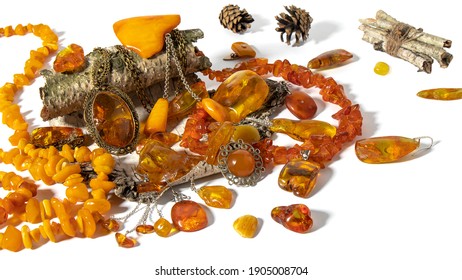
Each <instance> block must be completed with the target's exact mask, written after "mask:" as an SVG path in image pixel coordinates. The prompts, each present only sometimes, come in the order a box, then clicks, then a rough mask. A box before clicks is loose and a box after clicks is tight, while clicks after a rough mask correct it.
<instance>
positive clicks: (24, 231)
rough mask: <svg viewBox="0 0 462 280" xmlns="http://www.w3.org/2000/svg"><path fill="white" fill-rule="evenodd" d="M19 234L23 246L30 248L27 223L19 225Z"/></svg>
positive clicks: (30, 240) (30, 241)
mask: <svg viewBox="0 0 462 280" xmlns="http://www.w3.org/2000/svg"><path fill="white" fill-rule="evenodd" d="M21 235H22V243H23V245H24V248H26V249H32V238H31V236H30V229H29V227H28V226H27V225H23V226H22V227H21Z"/></svg>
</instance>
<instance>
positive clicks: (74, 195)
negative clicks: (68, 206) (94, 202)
mask: <svg viewBox="0 0 462 280" xmlns="http://www.w3.org/2000/svg"><path fill="white" fill-rule="evenodd" d="M89 196H90V195H89V194H88V189H87V186H86V185H85V184H84V183H78V184H77V185H75V186H72V187H68V188H67V189H66V197H67V198H68V199H69V201H71V202H73V203H76V202H79V201H85V200H87V199H88V197H89Z"/></svg>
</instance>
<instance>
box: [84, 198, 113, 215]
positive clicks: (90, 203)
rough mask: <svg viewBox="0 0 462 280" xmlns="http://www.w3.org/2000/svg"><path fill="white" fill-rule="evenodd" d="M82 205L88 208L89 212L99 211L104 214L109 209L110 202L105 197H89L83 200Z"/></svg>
mask: <svg viewBox="0 0 462 280" xmlns="http://www.w3.org/2000/svg"><path fill="white" fill-rule="evenodd" d="M83 207H85V208H86V209H88V210H90V212H99V213H100V214H104V213H106V212H109V210H111V203H110V202H109V201H108V200H107V199H101V198H90V199H87V200H86V201H85V203H84V204H83Z"/></svg>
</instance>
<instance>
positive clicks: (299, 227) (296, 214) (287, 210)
mask: <svg viewBox="0 0 462 280" xmlns="http://www.w3.org/2000/svg"><path fill="white" fill-rule="evenodd" d="M271 218H273V220H274V221H275V222H277V223H279V224H281V225H283V226H284V227H285V228H286V229H289V230H291V231H294V232H297V233H307V232H308V231H309V230H310V229H311V227H312V226H313V220H312V219H311V211H310V209H309V208H308V206H306V205H304V204H292V205H289V206H278V207H275V208H273V210H271Z"/></svg>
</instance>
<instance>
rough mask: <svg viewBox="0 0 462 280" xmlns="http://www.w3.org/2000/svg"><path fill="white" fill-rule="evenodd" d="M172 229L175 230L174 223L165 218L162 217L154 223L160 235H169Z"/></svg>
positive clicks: (156, 231)
mask: <svg viewBox="0 0 462 280" xmlns="http://www.w3.org/2000/svg"><path fill="white" fill-rule="evenodd" d="M172 230H174V227H173V225H172V223H170V222H169V221H168V220H167V219H165V218H162V217H161V218H159V219H158V220H157V221H156V222H155V223H154V231H155V233H156V234H157V235H159V236H160V237H168V236H169V235H170V233H171V232H172Z"/></svg>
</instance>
